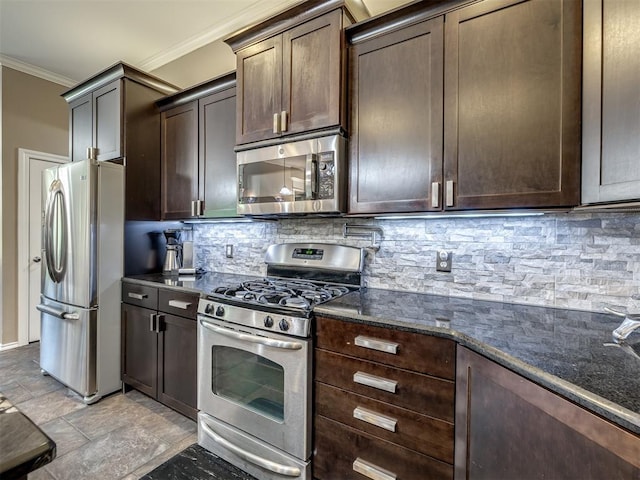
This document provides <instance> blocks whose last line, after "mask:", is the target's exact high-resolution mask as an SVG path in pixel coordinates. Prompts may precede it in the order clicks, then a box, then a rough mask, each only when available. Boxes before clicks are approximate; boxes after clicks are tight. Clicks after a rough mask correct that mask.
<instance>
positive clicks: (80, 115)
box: [69, 93, 93, 162]
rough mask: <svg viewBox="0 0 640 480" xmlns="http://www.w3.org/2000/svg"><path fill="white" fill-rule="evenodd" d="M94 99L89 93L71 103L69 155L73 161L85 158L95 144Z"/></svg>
mask: <svg viewBox="0 0 640 480" xmlns="http://www.w3.org/2000/svg"><path fill="white" fill-rule="evenodd" d="M92 118H93V101H92V97H91V94H90V93H88V94H86V95H83V96H82V97H80V98H77V99H76V100H74V101H73V102H71V103H69V156H70V157H71V161H72V162H77V161H80V160H85V159H86V158H87V148H88V147H91V146H92V145H93V141H92V136H93V133H92V129H93V127H92V125H93V121H92Z"/></svg>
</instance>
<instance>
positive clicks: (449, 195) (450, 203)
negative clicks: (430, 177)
mask: <svg viewBox="0 0 640 480" xmlns="http://www.w3.org/2000/svg"><path fill="white" fill-rule="evenodd" d="M446 188H447V192H446V197H447V207H453V180H447V187H446Z"/></svg>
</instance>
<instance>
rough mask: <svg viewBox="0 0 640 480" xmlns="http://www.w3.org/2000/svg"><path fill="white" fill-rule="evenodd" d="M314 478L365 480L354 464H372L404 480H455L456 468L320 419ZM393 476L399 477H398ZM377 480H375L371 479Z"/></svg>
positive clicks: (318, 421)
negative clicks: (454, 469)
mask: <svg viewBox="0 0 640 480" xmlns="http://www.w3.org/2000/svg"><path fill="white" fill-rule="evenodd" d="M314 429H315V449H314V455H313V461H312V463H313V476H314V478H317V479H319V480H336V479H340V480H350V479H353V480H362V479H363V478H365V477H363V476H362V475H361V474H360V473H357V472H356V471H354V462H356V461H358V460H359V462H362V461H363V460H364V461H365V462H368V463H369V464H372V465H373V466H374V468H375V469H376V470H378V471H380V470H382V471H384V473H387V475H390V476H388V477H375V478H399V479H403V480H428V479H433V480H444V479H451V478H453V466H451V465H449V464H447V463H445V462H441V461H439V460H436V459H434V458H431V457H428V456H426V455H421V454H419V453H417V452H414V451H412V450H409V449H406V448H403V447H401V446H399V445H395V444H393V443H390V442H387V441H385V440H381V439H379V438H376V437H373V436H371V435H369V434H367V433H364V432H361V431H359V430H356V429H353V428H351V427H348V426H346V425H343V424H341V423H339V422H335V421H333V420H330V419H328V418H325V417H322V416H319V415H316V417H315V419H314ZM392 475H396V476H395V477H394V476H392ZM369 478H374V477H369Z"/></svg>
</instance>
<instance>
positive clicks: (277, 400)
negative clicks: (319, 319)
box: [198, 315, 312, 461]
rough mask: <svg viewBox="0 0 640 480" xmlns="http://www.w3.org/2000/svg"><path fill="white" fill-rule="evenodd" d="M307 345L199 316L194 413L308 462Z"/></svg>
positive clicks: (309, 417) (301, 341)
mask: <svg viewBox="0 0 640 480" xmlns="http://www.w3.org/2000/svg"><path fill="white" fill-rule="evenodd" d="M311 354H312V350H311V341H310V340H308V339H304V338H295V337H287V336H284V335H279V334H274V333H272V332H263V331H260V330H256V329H252V328H246V327H237V328H236V326H233V325H230V324H228V323H223V322H219V321H216V320H214V319H210V318H207V317H204V316H202V315H200V316H198V409H199V410H200V411H201V412H204V413H207V414H209V415H212V416H213V417H215V418H217V419H219V420H222V421H223V422H225V423H227V424H229V425H231V426H233V427H236V428H237V429H239V430H242V431H243V432H246V433H248V434H250V435H252V436H254V437H257V438H259V439H261V440H263V441H264V442H267V443H269V444H271V445H273V446H275V447H277V448H279V449H281V450H284V451H285V452H287V453H289V454H291V455H293V456H294V457H297V458H299V459H301V460H303V461H306V460H308V459H309V457H310V456H311V372H310V366H311Z"/></svg>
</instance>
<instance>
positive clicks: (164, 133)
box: [160, 101, 198, 220]
mask: <svg viewBox="0 0 640 480" xmlns="http://www.w3.org/2000/svg"><path fill="white" fill-rule="evenodd" d="M160 123H161V126H162V127H161V128H162V130H161V139H162V140H161V141H162V149H161V151H162V153H161V155H162V163H161V168H162V175H161V177H162V188H161V198H162V212H161V216H162V219H163V220H170V219H175V220H179V219H183V218H190V217H192V211H191V206H192V202H193V201H195V200H197V199H198V102H197V101H193V102H190V103H187V104H185V105H181V106H179V107H175V108H172V109H171V110H167V111H165V112H162V115H161V121H160Z"/></svg>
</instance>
